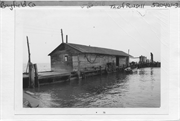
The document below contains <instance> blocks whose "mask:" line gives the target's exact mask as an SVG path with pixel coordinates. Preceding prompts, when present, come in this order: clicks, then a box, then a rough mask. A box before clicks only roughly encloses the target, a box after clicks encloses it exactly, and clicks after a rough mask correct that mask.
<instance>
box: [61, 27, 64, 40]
mask: <svg viewBox="0 0 180 121" xmlns="http://www.w3.org/2000/svg"><path fill="white" fill-rule="evenodd" d="M61 37H62V43H64V39H63V30H62V29H61Z"/></svg>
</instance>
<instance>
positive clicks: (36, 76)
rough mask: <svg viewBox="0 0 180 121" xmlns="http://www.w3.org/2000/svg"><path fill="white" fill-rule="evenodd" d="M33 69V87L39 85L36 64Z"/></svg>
mask: <svg viewBox="0 0 180 121" xmlns="http://www.w3.org/2000/svg"><path fill="white" fill-rule="evenodd" d="M34 70H35V87H39V80H38V69H37V64H34Z"/></svg>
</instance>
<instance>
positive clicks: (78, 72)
mask: <svg viewBox="0 0 180 121" xmlns="http://www.w3.org/2000/svg"><path fill="white" fill-rule="evenodd" d="M77 59H78V71H77V76H78V79H80V60H79V55H77Z"/></svg>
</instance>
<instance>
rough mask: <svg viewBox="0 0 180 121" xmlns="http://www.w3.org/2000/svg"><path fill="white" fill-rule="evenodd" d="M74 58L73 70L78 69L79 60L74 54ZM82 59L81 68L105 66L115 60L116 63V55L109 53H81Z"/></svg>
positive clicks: (80, 57)
mask: <svg viewBox="0 0 180 121" xmlns="http://www.w3.org/2000/svg"><path fill="white" fill-rule="evenodd" d="M72 60H73V70H77V69H78V60H77V56H72ZM79 60H80V70H83V69H85V68H91V67H99V66H101V67H105V66H106V64H107V63H109V62H111V63H112V62H113V61H114V63H116V57H115V56H107V55H95V54H81V55H79Z"/></svg>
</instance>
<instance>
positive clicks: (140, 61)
mask: <svg viewBox="0 0 180 121" xmlns="http://www.w3.org/2000/svg"><path fill="white" fill-rule="evenodd" d="M146 60H147V57H145V56H142V55H141V56H140V57H139V63H146Z"/></svg>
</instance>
